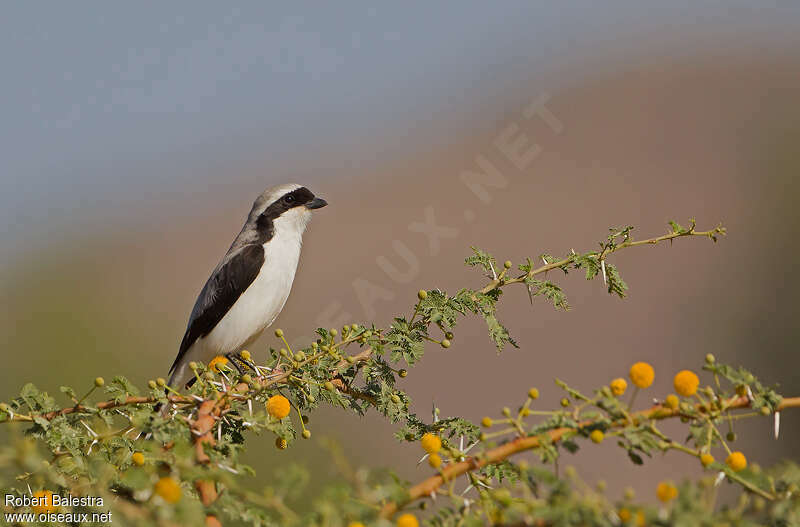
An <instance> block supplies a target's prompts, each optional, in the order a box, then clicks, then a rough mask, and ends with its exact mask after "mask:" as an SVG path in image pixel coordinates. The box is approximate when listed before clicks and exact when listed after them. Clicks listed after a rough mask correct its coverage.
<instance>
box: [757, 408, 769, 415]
mask: <svg viewBox="0 0 800 527" xmlns="http://www.w3.org/2000/svg"><path fill="white" fill-rule="evenodd" d="M759 412H761V415H769V414H770V410H769V406H762V407H761V409H760V410H759Z"/></svg>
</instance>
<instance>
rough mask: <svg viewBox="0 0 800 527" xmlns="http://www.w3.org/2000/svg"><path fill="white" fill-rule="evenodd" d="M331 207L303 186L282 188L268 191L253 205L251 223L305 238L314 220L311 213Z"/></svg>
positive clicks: (277, 187) (290, 185)
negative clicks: (304, 234)
mask: <svg viewBox="0 0 800 527" xmlns="http://www.w3.org/2000/svg"><path fill="white" fill-rule="evenodd" d="M327 204H328V202H327V201H325V200H324V199H322V198H318V197H316V196H315V195H314V193H313V192H311V191H310V190H308V189H307V188H306V187H304V186H302V185H298V184H296V183H289V184H286V185H278V186H276V187H272V188H269V189H267V190H266V191H264V193H263V194H261V196H259V197H258V199H257V200H256V201H255V203H253V209H252V210H251V211H250V218H249V219H250V221H252V222H253V223H255V225H256V227H257V228H260V229H274V230H275V232H281V231H292V232H297V233H298V234H302V232H303V231H304V230H305V228H306V226H307V225H308V222H309V221H310V220H311V211H313V210H315V209H321V208H322V207H324V206H325V205H327Z"/></svg>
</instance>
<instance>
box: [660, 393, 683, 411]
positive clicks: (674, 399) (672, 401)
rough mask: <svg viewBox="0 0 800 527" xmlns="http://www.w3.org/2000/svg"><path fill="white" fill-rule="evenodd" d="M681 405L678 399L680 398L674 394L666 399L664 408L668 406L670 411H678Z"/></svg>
mask: <svg viewBox="0 0 800 527" xmlns="http://www.w3.org/2000/svg"><path fill="white" fill-rule="evenodd" d="M680 404H681V401H680V399H678V396H677V395H675V394H674V393H671V394H669V395H667V398H666V399H664V406H666V407H667V408H669V409H670V410H677V409H678V405H680Z"/></svg>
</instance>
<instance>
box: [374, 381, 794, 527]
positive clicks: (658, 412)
mask: <svg viewBox="0 0 800 527" xmlns="http://www.w3.org/2000/svg"><path fill="white" fill-rule="evenodd" d="M749 406H750V399H748V398H747V397H733V398H731V399H729V400H728V401H727V402H726V405H725V407H726V408H727V409H734V408H737V409H738V408H748V407H749ZM701 407H702V405H700V404H698V405H696V407H695V409H696V410H697V411H699V412H701V413H702V410H701ZM788 408H800V397H789V398H784V399H783V400H782V401H781V403H780V405H778V408H777V410H776V411H778V412H779V411H781V410H784V409H788ZM681 415H683V413H682V412H681V410H679V409H675V410H673V409H671V408H668V407H666V406H664V405H663V404H657V405H655V406H652V407H651V408H649V409H647V410H640V411H638V412H634V413H632V414H631V417H633V418H638V419H644V420H662V419H669V418H672V417H680V416H681ZM593 424H595V421H594V420H587V421H583V422H581V423H579V425H578V427H577V428H570V427H561V428H554V429H552V430H548V431H547V432H544V433H542V434H538V435H533V436H527V437H520V438H518V439H515V440H513V441H509V442H508V443H505V444H503V445H500V446H498V447H496V448H493V449H491V450H489V451H487V452H485V453H484V454H481V455H480V456H475V457H469V458H467V459H466V460H465V461H461V462H459V463H453V464H451V465H447V466H446V467H445V468H443V469H442V470H441V473H440V474H438V475H436V476H431V477H430V478H428V479H426V480H424V481H422V482H420V483H417V484H416V485H414V486H413V487H411V488H410V489H409V491H408V497H407V498H406V499H405V500H404V501H402V502H389V503H387V504H385V505H384V506H383V508H382V509H381V513H380V516H381V517H382V518H391V517H392V515H394V513H395V512H397V511H398V510H399V509H400V508H401V507H404V506H406V505H408V504H409V503H411V502H413V501H416V500H418V499H420V498H424V497H426V496H430V495H431V494H433V493H434V492H435V491H436V490H437V489H438V488H439V487H441V486H442V485H443V484H444V483H445V482H449V481H452V480H453V479H454V478H457V477H458V476H461V475H462V474H465V473H467V472H472V471H474V470H478V469H480V468H482V467H484V466H486V465H493V464H496V463H499V462H501V461H503V460H505V459H506V458H508V457H510V456H512V455H514V454H518V453H520V452H524V451H526V450H531V449H533V448H536V447H538V446H541V445H542V444H543V443H556V442H558V441H560V440H562V439H563V438H564V436H565V435H567V434H570V433H574V432H577V431H578V430H580V429H581V428H586V427H588V426H591V425H593ZM628 424H630V422H629V421H628V420H618V421H615V422H613V423H612V424H611V425H609V428H622V427H624V426H626V425H628Z"/></svg>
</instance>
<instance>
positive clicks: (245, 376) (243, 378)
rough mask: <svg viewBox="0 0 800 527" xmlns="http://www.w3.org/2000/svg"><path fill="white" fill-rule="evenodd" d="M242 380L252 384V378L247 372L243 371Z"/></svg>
mask: <svg viewBox="0 0 800 527" xmlns="http://www.w3.org/2000/svg"><path fill="white" fill-rule="evenodd" d="M242 382H243V383H246V384H252V383H253V378H252V377H251V376H250V374H249V373H245V374H244V375H242Z"/></svg>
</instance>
